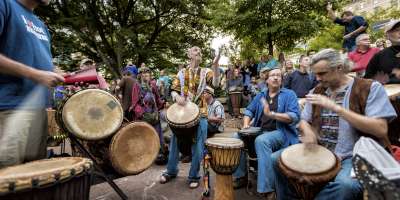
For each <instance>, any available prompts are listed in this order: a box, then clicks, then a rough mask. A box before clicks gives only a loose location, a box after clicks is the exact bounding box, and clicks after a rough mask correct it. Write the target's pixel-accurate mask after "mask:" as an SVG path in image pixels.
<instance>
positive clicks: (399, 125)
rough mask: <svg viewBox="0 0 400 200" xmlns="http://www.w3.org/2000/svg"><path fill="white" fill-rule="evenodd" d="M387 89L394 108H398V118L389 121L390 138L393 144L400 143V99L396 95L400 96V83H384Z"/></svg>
mask: <svg viewBox="0 0 400 200" xmlns="http://www.w3.org/2000/svg"><path fill="white" fill-rule="evenodd" d="M384 87H385V90H386V93H387V95H388V96H389V98H390V99H391V100H390V102H391V103H392V106H393V108H394V109H395V110H396V113H397V118H396V119H394V120H392V121H391V122H390V123H389V131H388V135H389V140H390V142H391V143H392V144H394V145H397V146H399V145H400V141H399V140H400V101H398V100H396V99H395V97H398V96H400V84H387V85H384Z"/></svg>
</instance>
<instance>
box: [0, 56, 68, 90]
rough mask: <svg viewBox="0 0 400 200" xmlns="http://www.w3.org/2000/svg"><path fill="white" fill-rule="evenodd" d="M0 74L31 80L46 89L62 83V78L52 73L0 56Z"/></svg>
mask: <svg viewBox="0 0 400 200" xmlns="http://www.w3.org/2000/svg"><path fill="white" fill-rule="evenodd" d="M0 73H2V74H8V75H11V76H16V77H22V78H28V79H31V80H33V81H35V82H37V83H39V84H42V85H45V86H47V87H53V86H55V85H56V84H57V83H58V82H63V81H64V77H62V76H61V75H58V74H56V73H54V72H49V71H43V70H38V69H35V68H32V67H29V66H26V65H24V64H22V63H20V62H17V61H14V60H12V59H10V58H7V57H6V56H4V55H1V54H0Z"/></svg>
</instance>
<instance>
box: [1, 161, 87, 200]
mask: <svg viewBox="0 0 400 200" xmlns="http://www.w3.org/2000/svg"><path fill="white" fill-rule="evenodd" d="M91 171H92V161H91V160H89V159H86V158H78V157H66V158H52V159H45V160H38V161H33V162H29V163H25V164H22V165H17V166H13V167H7V168H4V169H1V170H0V199H7V200H32V199H40V200H53V199H57V200H70V199H74V200H86V199H89V193H90V185H91Z"/></svg>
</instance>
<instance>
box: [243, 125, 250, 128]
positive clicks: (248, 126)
mask: <svg viewBox="0 0 400 200" xmlns="http://www.w3.org/2000/svg"><path fill="white" fill-rule="evenodd" d="M246 128H250V125H249V124H243V127H242V129H246Z"/></svg>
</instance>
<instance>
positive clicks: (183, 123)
mask: <svg viewBox="0 0 400 200" xmlns="http://www.w3.org/2000/svg"><path fill="white" fill-rule="evenodd" d="M166 121H167V123H168V125H169V127H170V128H171V131H172V132H173V133H174V134H175V136H176V138H177V139H178V148H179V150H180V151H181V153H182V154H184V155H191V145H192V143H193V140H194V139H195V137H196V135H197V128H198V126H199V122H200V109H199V107H198V106H197V105H196V104H195V103H193V102H190V101H188V102H187V103H186V104H185V105H184V106H181V105H179V104H178V103H174V104H172V105H171V106H170V107H169V108H168V110H167V114H166Z"/></svg>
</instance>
